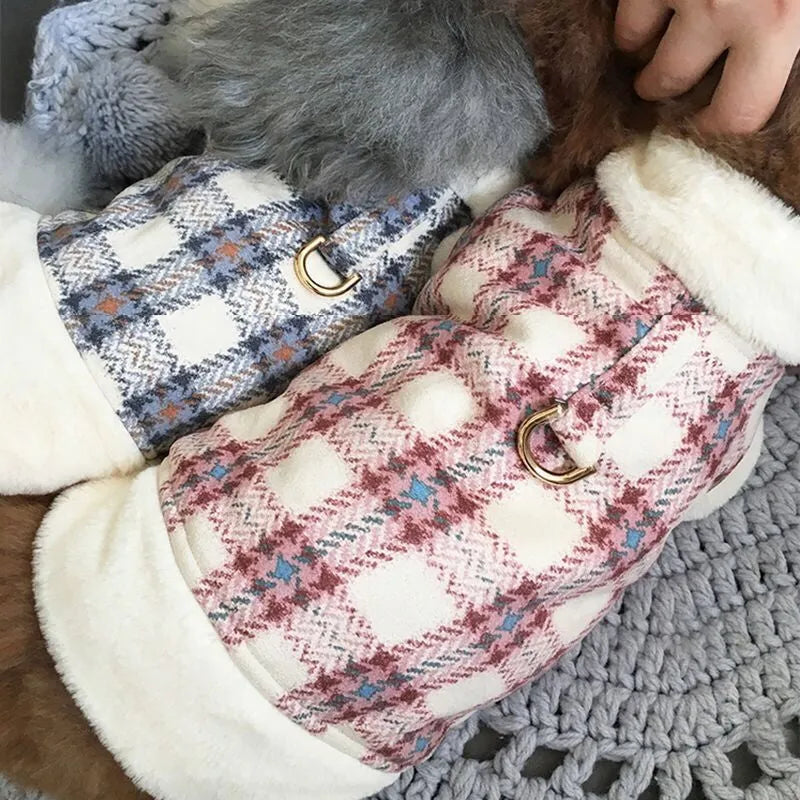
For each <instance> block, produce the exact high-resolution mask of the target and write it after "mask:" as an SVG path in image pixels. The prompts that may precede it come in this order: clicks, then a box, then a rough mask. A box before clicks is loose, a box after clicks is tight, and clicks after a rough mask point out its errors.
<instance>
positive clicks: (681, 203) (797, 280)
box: [597, 134, 800, 364]
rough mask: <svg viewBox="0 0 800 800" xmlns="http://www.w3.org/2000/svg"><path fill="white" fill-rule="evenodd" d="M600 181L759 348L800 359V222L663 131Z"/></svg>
mask: <svg viewBox="0 0 800 800" xmlns="http://www.w3.org/2000/svg"><path fill="white" fill-rule="evenodd" d="M597 178H598V183H599V185H600V187H601V189H602V190H603V192H604V193H605V195H606V197H607V199H608V201H609V203H610V204H611V206H612V207H613V209H614V211H615V212H616V213H617V215H618V217H619V220H620V223H621V225H622V227H623V228H624V230H625V231H626V233H627V234H628V235H629V236H630V237H631V239H633V240H634V241H635V242H636V243H637V244H638V245H639V246H640V247H642V248H643V249H644V250H646V251H647V252H648V253H650V254H651V255H652V256H653V257H655V258H656V259H658V260H659V261H661V262H662V263H663V264H665V265H666V266H667V267H669V268H670V269H672V270H673V271H674V272H675V273H676V274H677V275H678V276H679V277H680V278H681V280H682V281H683V282H684V283H685V284H686V286H687V288H688V289H689V290H690V291H691V292H692V293H693V294H694V295H695V296H696V297H697V298H698V299H700V300H702V301H703V302H704V303H705V304H706V305H707V306H708V307H709V308H710V309H712V310H713V311H715V312H716V313H717V314H718V315H720V316H721V317H723V318H724V319H726V320H727V322H728V323H729V324H730V325H731V327H733V328H734V329H735V330H736V331H737V332H738V333H739V334H740V335H741V336H743V337H744V338H746V339H748V340H749V341H751V342H753V343H754V344H755V345H756V346H757V347H759V349H766V350H768V351H770V352H772V353H774V354H775V355H777V356H778V357H780V358H781V359H783V360H784V361H786V362H788V363H791V364H795V363H800V219H798V218H797V217H796V216H795V214H794V212H793V211H792V210H791V209H790V208H789V207H788V206H786V205H785V204H784V203H783V202H781V201H780V200H779V199H778V198H776V197H775V196H774V195H773V194H772V193H771V192H769V191H768V190H767V189H766V188H764V187H763V186H761V185H760V184H758V183H757V182H756V181H753V180H751V179H750V178H748V177H746V176H745V175H742V174H741V173H739V172H737V171H736V170H734V169H732V168H731V167H730V166H728V165H727V164H725V163H723V162H722V161H720V160H719V159H718V158H716V157H715V156H713V155H711V154H709V153H707V152H705V151H703V150H701V149H700V148H698V147H697V146H696V145H694V144H692V143H691V142H688V141H681V140H677V139H673V138H671V137H668V136H665V135H663V134H656V135H654V136H653V137H651V138H650V139H649V140H647V141H643V142H640V143H638V144H635V145H633V146H632V147H629V148H627V149H625V150H623V151H621V152H619V153H614V154H613V155H611V156H609V157H608V158H606V160H605V161H604V162H603V163H602V164H601V165H600V167H599V168H598V173H597Z"/></svg>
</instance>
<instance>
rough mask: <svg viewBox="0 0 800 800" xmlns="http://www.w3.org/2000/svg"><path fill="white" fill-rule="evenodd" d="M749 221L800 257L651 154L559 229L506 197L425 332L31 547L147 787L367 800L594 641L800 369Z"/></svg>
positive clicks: (388, 341)
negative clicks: (783, 381) (530, 424)
mask: <svg viewBox="0 0 800 800" xmlns="http://www.w3.org/2000/svg"><path fill="white" fill-rule="evenodd" d="M723 190H724V194H722V195H720V194H718V192H719V191H723ZM709 197H713V198H714V202H715V203H716V202H717V201H718V200H719V198H720V197H722V198H723V199H724V200H725V203H726V206H725V213H726V214H727V215H729V219H728V220H726V222H725V227H724V228H719V229H717V228H716V227H715V226H714V225H710V224H709V223H710V222H713V223H714V224H716V222H717V221H718V219H719V213H716V216H714V215H713V214H712V216H711V219H710V220H709V219H708V218H707V217H704V215H707V214H709V213H711V212H710V208H711V207H710V206H709V204H708V203H707V200H708V198H709ZM746 215H756V217H757V218H758V219H759V222H760V224H761V225H762V226H763V227H764V229H765V230H766V229H770V226H772V229H775V230H777V229H780V230H783V229H784V228H787V229H790V230H788V232H786V233H785V237H786V238H785V239H784V243H785V244H787V245H788V244H789V243H790V241H789V240H790V239H791V237H792V236H793V237H795V238H798V241H800V228H798V223H797V222H795V221H794V220H792V219H791V218H790V214H789V213H788V210H787V209H785V208H784V207H783V206H781V205H780V204H779V203H778V202H777V201H776V200H774V199H773V198H772V197H771V196H770V195H769V194H768V193H767V192H766V191H765V190H763V189H761V188H760V187H757V186H755V185H753V184H752V183H750V182H749V181H747V180H746V179H744V178H743V177H742V176H740V175H738V174H736V173H734V172H732V171H730V170H728V169H727V168H726V167H724V166H723V165H721V164H719V163H718V162H716V161H715V160H713V159H712V158H711V157H709V156H708V155H706V154H703V153H701V152H700V151H698V150H696V149H695V148H694V147H693V146H691V145H688V144H685V143H680V142H676V141H673V140H668V139H662V138H659V137H656V138H655V139H653V140H652V141H651V142H650V143H648V144H643V145H641V146H639V147H637V148H633V149H631V150H630V151H626V152H624V153H621V154H619V155H616V156H613V157H611V158H610V159H608V160H607V161H606V162H605V164H604V165H603V167H602V168H601V170H600V172H599V178H598V183H592V182H590V183H585V184H581V185H578V186H575V187H574V188H573V189H571V190H570V191H568V192H567V193H566V194H565V195H564V196H562V197H561V198H560V199H559V200H558V201H557V202H556V203H555V204H554V205H552V206H549V205H547V204H545V203H544V202H543V201H542V199H541V198H540V197H539V196H537V194H536V193H535V192H534V191H533V190H531V189H523V190H520V191H517V192H516V193H514V194H512V195H511V196H509V197H508V198H507V199H506V200H504V201H502V202H501V203H500V204H499V205H497V206H496V207H495V208H494V209H493V210H492V211H491V212H490V213H489V214H487V215H486V216H485V217H483V218H482V219H481V220H480V221H479V222H478V223H476V224H475V225H474V226H473V227H472V228H471V229H470V230H469V232H468V233H467V234H466V235H465V236H464V237H463V238H462V240H461V242H460V243H459V245H458V246H457V248H456V251H455V252H454V253H453V255H452V256H451V258H450V260H449V262H448V263H447V264H446V265H445V266H444V268H443V269H442V270H441V271H440V272H439V273H438V274H437V275H436V276H435V278H434V279H433V280H432V281H431V283H430V284H429V285H428V286H427V288H426V289H425V290H424V292H423V294H422V296H421V297H420V299H419V301H418V304H417V309H416V311H417V316H413V317H406V318H402V319H399V320H395V321H393V322H389V323H386V324H384V325H382V326H380V327H378V328H375V329H373V330H372V331H370V332H367V333H365V334H362V335H360V336H358V337H356V338H355V339H352V340H350V341H349V342H347V343H346V344H344V345H342V346H340V347H339V348H337V349H336V350H335V351H333V352H332V353H330V354H329V355H327V356H325V357H324V358H323V359H322V360H320V361H319V362H317V363H316V364H314V365H313V366H311V367H310V368H308V369H307V370H305V371H304V372H303V373H302V374H301V375H300V377H299V378H297V379H296V380H295V381H294V382H293V383H292V385H291V386H290V388H289V389H288V391H287V392H286V393H285V394H284V395H282V396H281V397H280V398H278V399H277V400H275V401H273V402H272V403H270V404H268V405H266V406H263V407H259V408H253V409H249V410H247V411H244V412H239V413H238V414H234V415H231V416H229V417H227V418H225V419H223V420H222V421H220V422H219V423H218V424H217V425H215V426H214V427H213V428H212V429H211V430H209V431H206V432H203V433H199V434H196V435H193V436H190V437H188V438H185V439H183V440H181V441H179V442H178V443H177V444H176V445H175V446H174V447H173V448H172V451H171V453H170V455H169V457H168V459H167V460H166V461H165V462H164V463H163V464H162V465H161V467H160V468H159V469H157V470H156V469H153V470H149V471H146V472H144V473H142V474H141V475H140V476H139V477H138V478H135V479H133V480H125V481H116V482H106V483H103V484H96V485H94V486H89V487H86V488H82V489H78V490H76V491H74V492H72V493H71V494H70V495H68V496H67V499H65V500H64V501H63V502H62V504H61V506H60V507H59V508H58V509H56V511H55V512H54V513H53V514H52V515H51V517H50V519H49V520H48V522H47V523H46V524H45V526H44V528H43V530H42V534H41V536H40V548H41V552H40V556H39V564H38V571H37V584H38V592H39V600H40V605H41V607H42V613H43V622H44V628H45V630H46V631H47V635H48V638H49V640H50V643H51V646H52V648H53V652H54V653H55V654H56V658H57V660H58V661H59V665H60V668H61V669H62V670H63V672H64V674H65V676H66V677H67V679H68V682H69V684H70V685H72V686H73V687H75V691H76V696H77V698H78V701H79V702H80V703H81V705H82V706H83V708H84V710H85V711H86V713H87V715H88V716H89V717H90V718H91V719H92V721H93V723H94V724H95V725H96V726H97V728H98V729H99V730H100V732H101V733H102V735H103V737H104V740H105V741H106V742H107V743H108V744H109V746H110V747H111V749H112V750H113V751H114V752H115V753H116V754H117V755H118V757H119V758H120V760H121V761H122V763H123V764H124V765H125V766H126V768H127V769H128V770H129V772H130V774H132V775H134V776H135V777H137V778H138V779H139V781H140V782H141V784H142V786H144V787H145V788H146V789H147V790H148V791H150V792H152V793H154V794H157V795H158V796H161V797H167V798H170V800H178V799H180V800H189V798H192V799H193V800H197V798H225V800H238V798H242V799H244V798H256V797H258V798H270V800H272V798H284V797H286V798H289V797H291V798H309V800H310V799H311V798H315V800H319V798H336V799H338V798H343V800H344V799H345V798H350V800H356V799H357V798H359V797H361V796H363V795H366V794H368V793H370V792H372V791H375V790H377V789H379V788H380V787H382V786H384V785H386V784H388V783H390V782H391V781H392V780H393V778H394V777H395V775H396V773H397V772H398V771H399V770H402V769H403V768H405V767H408V766H409V765H412V764H415V763H417V762H419V761H420V760H422V759H424V758H425V757H427V756H428V755H429V754H430V753H431V752H432V750H433V748H434V747H435V746H436V745H437V743H438V742H439V741H440V740H441V738H442V736H443V735H444V733H445V732H446V731H447V729H448V728H449V727H450V726H452V725H453V724H454V723H455V722H457V721H458V720H460V719H462V718H463V717H464V715H465V714H468V713H469V712H470V711H472V710H474V709H476V708H478V707H480V706H482V705H485V704H488V703H491V702H493V701H495V700H497V699H498V698H500V697H503V696H504V695H506V694H508V693H509V692H511V691H512V690H513V689H515V688H516V687H518V686H520V685H521V684H524V683H525V682H527V681H529V680H530V679H531V678H532V677H534V676H535V675H537V674H539V673H541V672H542V671H543V670H544V669H546V668H547V667H548V665H550V664H552V663H553V661H554V660H555V659H557V658H558V657H559V656H560V655H561V654H562V653H563V652H564V651H565V650H566V649H567V648H569V647H570V646H572V645H573V644H574V643H575V642H576V641H577V640H579V639H580V638H581V637H582V636H583V635H584V634H585V633H586V631H587V630H588V629H589V628H590V627H591V626H592V625H593V624H594V623H595V622H596V621H597V620H598V619H599V618H600V617H601V616H602V615H603V613H604V612H605V611H606V610H607V609H608V607H609V606H610V604H611V603H612V602H613V601H614V599H615V597H616V596H617V595H618V594H619V593H620V591H621V590H622V589H623V588H624V587H625V586H627V585H628V584H629V583H630V582H631V581H633V580H635V579H636V578H637V576H640V575H641V574H642V573H643V572H644V571H645V570H646V569H648V567H649V566H650V565H651V564H652V562H653V561H654V559H655V558H656V557H657V555H658V553H659V552H660V549H661V547H662V544H663V542H664V539H665V537H666V536H667V534H668V533H669V532H670V531H671V530H672V528H673V527H674V526H675V525H676V524H678V523H679V522H680V521H681V520H682V519H685V518H686V517H687V516H689V515H695V514H697V513H701V512H702V511H703V510H705V509H707V508H709V507H711V505H712V504H713V503H715V502H717V503H718V502H721V501H723V500H725V499H726V498H727V497H729V496H730V495H731V494H732V493H733V492H734V491H735V490H736V488H738V485H739V484H740V483H741V481H742V480H743V479H744V477H746V474H747V472H748V469H749V467H750V466H751V465H752V462H753V459H754V455H755V454H757V451H758V448H759V445H760V439H759V433H760V419H761V414H762V411H763V408H764V405H765V403H766V401H767V398H768V397H769V395H770V392H771V391H772V389H773V387H774V386H775V383H776V382H777V381H778V379H779V378H780V376H781V374H782V372H783V367H782V362H783V360H796V358H797V356H798V350H799V349H800V337H798V336H797V333H798V323H797V322H796V320H795V317H796V314H795V313H794V308H792V307H790V306H789V305H788V300H787V298H788V297H790V296H791V297H793V298H794V301H795V303H796V300H797V298H798V297H800V295H798V294H797V289H798V287H799V286H800V281H798V278H797V277H796V276H793V275H791V274H789V273H790V270H789V269H788V262H789V258H788V256H787V257H786V260H787V269H786V270H783V269H782V268H781V264H780V259H781V254H780V253H779V252H778V251H772V252H770V253H765V252H763V250H762V247H763V245H764V243H765V242H764V241H762V240H761V239H760V238H759V237H760V234H759V233H757V232H755V231H752V230H750V231H747V230H743V229H741V228H740V227H738V226H741V225H742V223H743V220H744V219H745V218H746ZM678 223H681V224H678ZM732 225H735V226H737V227H732ZM732 237H735V241H734V242H732V243H729V239H731V238H732ZM720 243H722V245H724V246H725V247H727V248H728V249H727V250H726V251H725V252H720V251H719V246H721V244H720ZM767 244H768V242H767ZM794 252H798V251H797V250H795V251H794ZM776 253H777V257H774V256H776ZM709 254H711V256H715V254H716V256H718V257H719V258H722V257H723V256H724V257H725V259H724V260H725V263H724V264H718V263H717V261H716V259H715V258H713V257H712V258H711V259H710V260H709V261H705V260H704V259H706V258H707V257H708V256H709ZM728 255H730V256H731V258H730V259H728ZM762 261H763V265H764V269H763V270H762ZM665 264H668V265H669V267H667V266H665ZM767 266H771V267H772V268H774V270H775V274H774V276H770V274H769V273H768V272H766V267H767ZM784 272H785V273H786V274H784ZM720 276H725V277H727V279H728V281H730V282H732V283H733V284H735V286H734V287H733V288H731V286H729V285H727V284H726V283H725V282H722V281H719V280H718V278H719V277H720ZM763 279H766V280H767V282H768V284H769V286H762V285H760V284H761V283H762V280H763ZM787 293H788V294H787ZM759 298H761V299H762V300H764V301H767V302H773V301H774V302H775V305H774V306H773V307H761V308H760V309H758V310H757V313H756V311H754V304H756V303H757V302H758V301H759ZM743 301H744V302H743ZM784 324H788V326H789V329H784V328H783V325H784ZM556 401H561V403H562V404H563V405H562V406H559V407H561V408H564V409H566V410H565V412H564V413H563V414H562V415H561V416H560V417H556V415H555V414H552V415H549V416H547V415H546V418H547V419H549V420H550V421H551V422H552V424H551V425H550V426H549V428H545V427H535V426H534V428H533V429H532V430H531V431H530V434H529V436H528V435H527V434H526V436H525V437H524V440H520V436H519V432H520V430H521V429H522V430H527V429H526V427H525V426H524V423H525V421H526V419H531V418H532V415H535V414H537V412H541V411H546V410H548V409H550V408H552V407H553V406H554V403H556ZM533 418H534V419H537V417H533ZM520 453H522V454H523V455H526V458H527V462H528V463H526V461H524V460H523V459H522V458H521V457H520ZM576 467H579V468H585V472H586V473H590V474H586V475H585V476H584V477H583V478H582V479H580V480H577V481H576V482H574V483H571V484H570V485H555V484H557V483H559V481H558V479H557V478H556V477H554V476H557V475H559V474H562V473H564V472H569V471H571V470H573V469H574V468H576ZM531 468H533V469H535V470H536V471H537V472H538V473H539V475H540V476H543V477H544V478H545V480H541V479H540V478H537V477H535V476H534V475H533V474H532V472H531ZM78 519H80V520H81V522H82V523H83V525H84V528H83V530H82V533H81V536H80V537H75V536H72V535H70V526H71V525H74V524H75V521H76V520H78ZM87 531H89V533H87ZM142 573H144V575H143V574H142ZM175 584H177V585H175ZM88 608H92V609H93V611H92V614H87V613H83V614H80V626H78V627H80V631H78V630H77V629H76V626H75V625H74V624H70V619H72V618H75V616H76V613H77V612H78V611H80V609H84V610H85V609H88ZM97 609H100V610H99V611H97ZM156 620H157V622H156ZM98 650H99V651H100V652H101V655H102V651H104V650H105V651H106V653H107V654H108V655H109V657H111V654H112V653H113V657H114V658H115V663H116V664H117V665H121V666H122V668H121V669H115V670H114V674H113V675H112V676H111V677H110V678H109V677H108V676H106V677H104V678H102V679H101V677H100V675H99V674H97V680H95V675H96V669H97V668H96V667H93V664H95V663H96V662H97V660H98ZM165 653H166V654H169V657H166V656H165V655H164V654H165ZM134 654H136V655H135V656H134ZM143 654H144V655H143ZM128 656H130V657H131V659H132V660H131V661H128V660H127V659H128ZM100 661H101V662H102V661H103V659H102V658H100ZM134 665H135V667H134ZM118 673H121V674H122V676H119V675H118ZM123 690H124V691H123ZM126 692H127V696H128V700H127V704H126V705H125V707H124V708H125V713H122V706H120V703H119V700H118V699H117V698H118V697H119V696H120V695H125V694H126ZM156 720H157V722H156ZM154 729H155V730H154ZM145 731H147V734H145ZM165 753H168V755H165ZM298 753H299V755H298ZM286 759H288V763H284V762H285V760H286ZM303 764H305V765H307V766H306V768H303V766H302V765H303Z"/></svg>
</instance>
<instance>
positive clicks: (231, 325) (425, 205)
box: [38, 157, 468, 458]
mask: <svg viewBox="0 0 800 800" xmlns="http://www.w3.org/2000/svg"><path fill="white" fill-rule="evenodd" d="M467 221H468V212H467V210H466V208H465V206H464V205H463V204H462V202H461V200H460V199H459V197H458V196H457V195H456V194H455V193H454V192H452V191H450V190H433V191H430V192H424V193H418V194H413V195H410V196H408V197H404V198H400V199H396V200H395V199H392V200H390V201H388V202H387V204H386V205H385V206H384V207H381V208H375V209H370V210H363V209H359V208H354V207H352V206H350V205H335V206H330V205H326V204H325V203H323V202H312V201H309V200H306V199H304V198H302V197H299V196H298V195H297V194H296V193H294V192H293V191H292V190H291V188H290V187H288V186H287V185H286V184H285V183H283V182H282V181H281V180H279V179H278V178H277V177H276V176H275V175H273V174H271V173H268V172H265V171H243V170H240V169H237V168H236V167H234V166H233V165H231V164H229V163H226V162H223V161H219V160H215V159H212V158H208V157H201V158H183V159H179V160H177V161H174V162H172V163H171V164H169V165H168V166H166V167H165V168H164V169H163V170H162V171H161V172H160V173H158V174H157V175H156V176H155V177H153V178H151V179H149V180H146V181H143V182H141V183H138V184H136V185H134V186H133V187H131V188H130V189H128V190H127V191H125V192H124V193H122V194H121V195H119V196H118V197H117V198H116V199H115V200H114V201H113V202H112V203H111V205H110V206H109V207H108V208H106V209H105V210H104V211H102V212H101V213H99V214H91V215H90V214H85V213H81V214H76V213H69V214H66V215H60V216H58V217H51V218H43V219H42V220H41V222H40V225H39V236H38V239H39V255H40V258H41V261H42V264H43V266H44V269H45V272H46V275H47V278H48V281H49V283H50V287H51V290H52V291H53V293H54V296H55V299H56V303H57V306H58V309H59V313H60V315H61V317H62V320H63V322H64V325H65V326H66V329H67V331H68V333H69V335H70V337H71V339H72V341H73V343H74V344H75V346H76V348H77V349H78V351H79V352H80V354H81V355H82V357H83V359H84V361H85V363H86V365H87V367H88V368H89V370H90V371H91V373H92V375H93V376H94V378H95V380H96V381H97V383H98V385H99V386H100V388H101V389H102V390H103V393H104V394H105V396H106V398H107V399H108V401H109V402H110V403H111V405H112V407H113V408H114V410H115V411H116V413H117V415H118V416H119V418H120V419H121V420H122V422H123V424H124V425H125V427H126V429H127V430H128V432H129V433H130V435H131V437H132V438H133V440H134V441H135V442H136V444H137V446H138V447H139V449H140V450H141V451H142V453H143V454H144V455H145V456H146V457H148V458H152V457H156V456H158V455H160V454H162V453H164V452H165V451H166V450H167V449H168V448H169V446H170V445H171V444H172V442H173V441H175V440H176V439H177V438H179V437H180V436H182V435H184V434H186V433H188V432H191V431H194V430H197V429H198V428H201V427H204V426H206V425H208V424H210V423H211V422H213V421H214V420H215V419H216V418H218V417H219V416H221V415H222V414H224V413H226V412H228V411H231V410H234V409H237V408H242V407H245V406H248V405H253V404H256V403H260V402H264V401H267V400H269V399H271V398H273V397H275V396H276V395H278V394H279V393H280V392H282V391H283V389H285V387H286V386H287V384H288V383H289V382H290V381H291V379H292V378H293V377H294V376H295V375H296V374H297V373H298V372H299V371H300V370H301V369H302V368H303V367H305V366H306V365H307V364H309V363H311V362H313V361H314V360H316V359H317V358H318V357H319V356H320V355H322V354H324V353H325V352H327V351H329V350H330V349H331V348H333V347H334V346H336V345H337V344H339V343H340V342H342V341H344V340H346V339H348V338H350V337H352V336H354V335H356V334H358V333H360V332H362V331H364V330H365V329H367V328H370V327H372V326H373V325H376V324H378V323H380V322H383V321H385V320H387V319H389V318H392V317H396V316H399V315H402V314H405V313H408V312H409V311H410V309H411V306H412V304H413V302H414V299H415V298H416V295H417V293H418V291H419V289H420V288H421V287H422V285H423V284H424V283H425V281H426V280H427V278H428V276H429V273H430V263H431V257H432V254H433V251H434V249H435V248H436V246H437V245H438V244H439V242H440V241H441V240H442V239H443V238H444V237H445V236H446V235H448V234H449V233H450V232H452V231H453V230H455V229H456V228H458V227H460V226H462V225H464V224H465V223H466V222H467ZM318 237H324V240H320V241H322V243H321V245H320V246H319V248H318V252H315V254H314V255H313V257H311V258H310V262H309V263H310V264H311V266H309V272H310V271H312V266H313V265H316V269H317V271H318V272H319V271H320V270H321V272H322V273H325V277H318V278H316V281H317V283H318V284H322V285H325V286H331V285H337V284H341V283H342V282H343V281H345V280H346V279H347V278H348V276H352V275H353V274H354V273H355V274H357V275H358V276H360V280H358V282H357V283H356V284H355V285H354V286H353V287H352V288H351V289H350V290H349V291H347V292H345V293H344V294H342V295H341V296H338V297H326V296H321V295H320V294H318V293H316V292H315V291H313V286H312V287H311V288H309V287H308V286H307V285H305V284H304V283H302V282H301V281H300V280H299V279H298V273H297V266H296V263H297V262H296V257H297V255H298V253H299V252H300V251H302V250H303V248H304V247H305V246H306V245H308V244H309V243H312V244H313V243H314V240H316V239H318ZM320 257H321V258H320ZM315 259H316V260H315ZM312 262H313V263H312Z"/></svg>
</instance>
